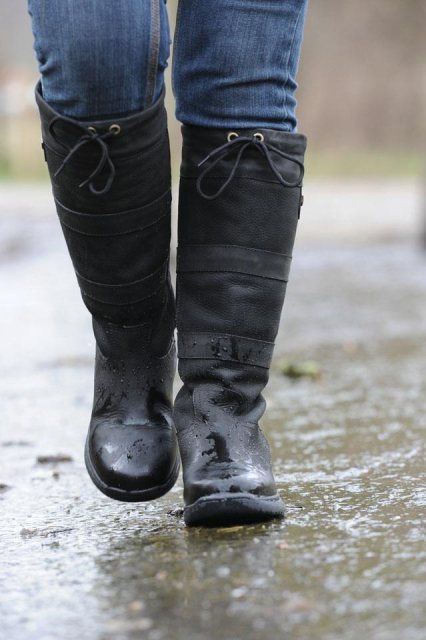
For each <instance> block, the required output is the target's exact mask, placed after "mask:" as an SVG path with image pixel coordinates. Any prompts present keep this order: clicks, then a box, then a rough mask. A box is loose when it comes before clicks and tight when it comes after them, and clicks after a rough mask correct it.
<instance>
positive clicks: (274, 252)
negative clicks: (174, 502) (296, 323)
mask: <svg viewBox="0 0 426 640" xmlns="http://www.w3.org/2000/svg"><path fill="white" fill-rule="evenodd" d="M182 133H183V155H182V166H181V180H180V197H179V231H178V240H179V246H178V261H177V273H178V275H177V292H176V293H177V327H178V356H179V373H180V376H181V378H182V381H183V382H184V386H183V387H182V388H181V390H180V391H179V393H178V395H177V397H176V399H175V405H174V416H175V423H176V428H177V433H178V440H179V447H180V453H181V458H182V465H183V480H184V498H185V510H184V518H185V522H186V524H188V525H221V524H235V523H244V522H256V521H261V520H266V519H269V518H272V517H279V516H282V515H283V512H284V508H283V503H282V501H281V498H280V497H279V496H278V493H277V489H276V486H275V482H274V478H273V474H272V470H271V458H270V451H269V445H268V443H267V441H266V438H265V436H264V435H263V433H262V431H261V429H260V428H259V425H258V421H259V419H260V418H261V416H262V415H263V413H264V410H265V401H264V399H263V397H262V390H263V388H264V387H265V385H266V383H267V381H268V373H269V366H270V362H271V358H272V352H273V347H274V340H275V337H276V334H277V331H278V326H279V321H280V314H281V308H282V304H283V301H284V294H285V289H286V283H287V280H288V274H289V268H290V262H291V255H292V250H293V244H294V239H295V233H296V226H297V222H298V218H299V212H300V206H301V204H302V193H301V184H302V179H303V157H304V151H305V147H306V138H305V137H304V136H303V135H300V134H293V133H286V132H282V131H278V130H272V129H263V128H262V129H238V130H236V131H234V132H231V131H229V130H223V129H209V128H201V127H195V126H188V125H183V126H182Z"/></svg>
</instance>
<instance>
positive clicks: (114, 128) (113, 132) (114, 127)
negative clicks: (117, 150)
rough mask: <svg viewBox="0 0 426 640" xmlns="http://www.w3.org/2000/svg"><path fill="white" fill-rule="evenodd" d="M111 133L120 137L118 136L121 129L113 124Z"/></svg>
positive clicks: (110, 129)
mask: <svg viewBox="0 0 426 640" xmlns="http://www.w3.org/2000/svg"><path fill="white" fill-rule="evenodd" d="M109 131H110V133H112V134H114V135H115V136H118V134H119V133H120V131H121V127H120V125H119V124H112V125H111V126H110V128H109Z"/></svg>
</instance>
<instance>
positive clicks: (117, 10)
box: [28, 0, 308, 131]
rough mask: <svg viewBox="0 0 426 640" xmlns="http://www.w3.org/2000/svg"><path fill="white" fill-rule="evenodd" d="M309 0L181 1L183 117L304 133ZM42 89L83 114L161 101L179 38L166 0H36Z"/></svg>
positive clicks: (54, 101)
mask: <svg viewBox="0 0 426 640" xmlns="http://www.w3.org/2000/svg"><path fill="white" fill-rule="evenodd" d="M307 2H308V0H214V2H213V1H210V0H179V6H178V14H177V25H176V32H175V36H174V45H173V46H174V57H173V69H172V87H173V93H174V96H175V99H176V117H177V119H178V120H180V121H181V122H183V123H185V124H192V125H198V126H204V127H223V128H227V127H235V128H243V127H270V128H275V129H281V130H284V131H295V129H296V115H295V107H296V100H295V97H294V93H295V90H296V87H297V84H296V72H297V67H298V62H299V55H300V47H301V41H302V35H303V24H304V17H305V12H306V6H307ZM28 6H29V12H30V15H31V17H32V25H33V33H34V39H35V44H34V48H35V51H36V55H37V59H38V64H39V69H40V74H41V81H42V88H43V95H44V98H45V99H46V101H47V102H49V103H50V104H51V105H52V106H53V107H54V108H55V109H56V110H57V111H58V112H59V113H62V114H64V115H67V116H70V117H75V118H79V119H95V118H97V119H100V118H109V117H111V118H112V117H114V116H123V115H127V114H130V113H132V112H136V111H139V110H141V109H144V108H145V107H147V106H149V105H150V104H152V103H153V102H154V101H155V100H156V99H157V98H158V96H159V95H160V93H161V91H162V88H163V84H164V70H165V68H166V67H167V63H168V58H169V54H170V45H171V42H172V41H171V37H170V30H169V22H168V16H167V7H166V0H28Z"/></svg>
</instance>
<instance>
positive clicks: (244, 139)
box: [196, 134, 304, 200]
mask: <svg viewBox="0 0 426 640" xmlns="http://www.w3.org/2000/svg"><path fill="white" fill-rule="evenodd" d="M236 145H241V148H240V150H239V151H238V154H237V157H236V159H235V162H234V165H233V167H232V170H231V173H230V174H229V176H228V177H227V179H226V180H225V182H224V183H223V184H222V186H221V187H220V188H219V189H218V190H217V191H216V192H215V193H212V194H207V193H205V192H204V191H203V190H202V188H201V181H202V180H203V178H204V177H205V176H206V175H207V174H208V173H209V172H210V171H211V170H212V169H213V168H214V167H215V166H216V165H217V164H218V162H220V161H221V160H223V158H225V157H226V156H227V155H228V154H229V152H230V151H233V150H234V148H235V147H236ZM252 145H253V146H254V148H255V149H257V150H258V151H259V153H262V154H263V155H264V157H265V158H266V160H267V161H268V164H269V166H270V168H271V169H272V171H273V172H274V174H275V175H276V177H277V178H278V180H279V181H280V182H281V184H282V185H283V186H285V187H298V186H300V184H301V182H302V180H303V174H304V167H303V163H302V162H300V161H299V160H296V159H295V158H294V157H292V156H290V155H288V154H287V153H284V152H283V151H281V150H280V149H278V148H277V147H275V146H273V145H272V144H270V143H266V142H264V140H263V136H261V134H254V135H253V136H252V137H250V136H239V135H237V134H235V138H233V139H228V142H226V143H225V144H222V145H221V146H220V147H216V149H213V151H211V152H210V153H209V154H208V155H207V156H206V157H205V158H204V159H203V160H201V162H199V163H198V167H201V166H202V165H203V164H204V163H205V162H207V160H210V159H211V158H213V162H211V163H210V164H209V165H207V167H206V168H205V169H204V170H203V171H202V172H201V173H200V175H199V176H198V178H197V182H196V185H197V191H198V193H199V194H200V195H201V196H203V198H206V199H207V200H213V199H214V198H217V197H218V196H220V194H221V193H222V192H223V191H224V189H226V187H227V186H228V185H229V183H230V182H231V181H232V179H233V177H234V175H235V172H236V171H237V169H238V165H239V164H240V160H241V157H242V155H243V153H244V151H245V150H246V149H247V148H248V147H250V146H252ZM271 151H273V152H274V153H277V154H278V155H280V156H281V157H282V158H286V159H287V160H290V162H294V163H295V164H297V166H298V167H299V176H298V178H297V180H296V181H295V182H289V181H287V180H286V179H285V178H283V177H282V175H281V174H280V172H279V171H278V169H277V167H276V166H275V163H274V161H273V159H272V156H271Z"/></svg>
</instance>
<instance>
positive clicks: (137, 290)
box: [30, 0, 179, 501]
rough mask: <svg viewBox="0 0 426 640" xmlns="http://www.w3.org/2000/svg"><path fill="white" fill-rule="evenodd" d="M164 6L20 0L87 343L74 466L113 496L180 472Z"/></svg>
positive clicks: (146, 496) (155, 0)
mask: <svg viewBox="0 0 426 640" xmlns="http://www.w3.org/2000/svg"><path fill="white" fill-rule="evenodd" d="M165 11H166V9H165V4H164V0H150V1H149V2H140V1H139V0H102V1H97V0H90V1H86V0H84V1H83V0H31V2H30V12H31V14H32V17H33V27H34V33H35V48H36V51H37V53H38V58H39V62H40V70H41V75H42V78H41V83H39V85H38V86H37V89H36V101H37V104H38V107H39V111H40V116H41V124H42V135H43V149H44V153H45V159H46V162H47V165H48V169H49V173H50V177H51V181H52V188H53V195H54V198H55V204H56V209H57V213H58V216H59V219H60V222H61V226H62V230H63V233H64V236H65V240H66V242H67V246H68V249H69V253H70V256H71V259H72V262H73V265H74V268H75V271H76V275H77V280H78V283H79V286H80V289H81V293H82V297H83V301H84V303H85V305H86V307H87V308H88V309H89V311H90V313H91V314H92V317H93V328H94V333H95V338H96V345H97V349H96V362H95V393H94V403H93V411H92V417H91V422H90V426H89V432H88V437H87V442H86V450H85V460H86V466H87V469H88V471H89V474H90V476H91V478H92V480H93V481H94V483H95V484H96V486H97V487H98V488H99V489H100V490H101V491H103V492H104V493H105V494H106V495H108V496H109V497H112V498H116V499H118V500H124V501H143V500H150V499H153V498H155V497H158V496H160V495H162V494H163V493H165V492H166V491H168V490H169V489H170V488H171V487H172V486H173V484H174V482H175V480H176V477H177V473H178V469H179V463H178V455H177V443H176V436H175V431H174V426H173V422H172V417H171V402H172V397H171V396H172V383H173V377H174V371H175V347H174V340H173V332H174V327H175V320H174V295H173V290H172V288H171V283H170V275H169V250H170V205H171V196H170V154H169V141H168V133H167V121H166V113H165V109H164V85H163V78H162V73H163V69H164V66H165V65H166V62H167V54H168V48H169V38H168V26H167V25H166V24H165V23H164V21H165V20H166V21H167V14H166V12H165ZM158 19H160V23H161V24H160V23H159V22H158ZM161 25H162V26H161ZM113 114H115V115H114V117H112V116H113Z"/></svg>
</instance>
